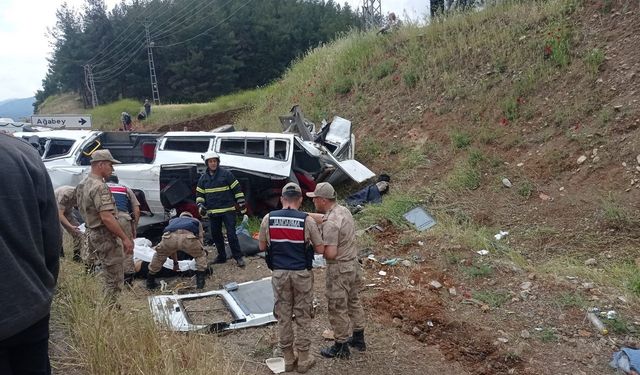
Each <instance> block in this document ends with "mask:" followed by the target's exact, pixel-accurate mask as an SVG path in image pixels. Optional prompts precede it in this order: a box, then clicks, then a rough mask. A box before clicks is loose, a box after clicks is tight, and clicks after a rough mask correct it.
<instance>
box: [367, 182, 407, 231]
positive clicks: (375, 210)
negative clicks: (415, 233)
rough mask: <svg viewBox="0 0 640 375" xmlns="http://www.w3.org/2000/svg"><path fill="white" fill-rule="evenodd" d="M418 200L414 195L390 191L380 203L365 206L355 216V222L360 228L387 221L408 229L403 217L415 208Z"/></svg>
mask: <svg viewBox="0 0 640 375" xmlns="http://www.w3.org/2000/svg"><path fill="white" fill-rule="evenodd" d="M418 200H419V198H418V197H417V196H416V195H413V194H409V193H407V192H398V191H394V190H391V192H390V193H389V194H387V195H385V197H384V199H383V200H382V203H380V204H372V205H368V206H366V207H365V209H364V210H363V211H362V212H360V213H358V215H356V220H357V222H358V224H360V225H359V226H361V227H368V226H369V225H373V224H379V223H383V222H385V221H389V222H390V223H391V224H393V225H394V226H396V227H400V228H408V227H409V222H408V221H406V220H405V219H404V217H403V215H404V214H405V213H406V212H407V211H409V210H410V209H411V208H413V207H415V206H416V205H417V204H418Z"/></svg>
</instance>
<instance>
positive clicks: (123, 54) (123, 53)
mask: <svg viewBox="0 0 640 375" xmlns="http://www.w3.org/2000/svg"><path fill="white" fill-rule="evenodd" d="M143 38H144V34H143V33H140V34H139V35H136V36H135V38H132V39H130V40H129V41H128V42H127V44H126V45H124V46H123V47H122V48H121V49H120V50H119V51H116V52H114V53H113V54H112V55H111V56H109V57H105V58H104V59H102V60H101V61H100V62H98V63H96V64H92V65H93V66H94V67H101V66H104V65H116V64H118V62H115V63H114V62H113V61H120V60H123V59H124V60H126V59H127V57H128V55H129V54H130V49H131V47H132V46H135V45H136V43H140V40H142V39H143ZM134 48H135V47H134ZM118 55H120V56H118ZM106 69H109V68H106Z"/></svg>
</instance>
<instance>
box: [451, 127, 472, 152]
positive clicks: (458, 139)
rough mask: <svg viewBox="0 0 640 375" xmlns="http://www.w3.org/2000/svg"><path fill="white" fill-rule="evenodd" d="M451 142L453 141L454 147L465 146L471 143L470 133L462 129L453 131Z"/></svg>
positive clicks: (462, 147) (460, 147) (461, 147)
mask: <svg viewBox="0 0 640 375" xmlns="http://www.w3.org/2000/svg"><path fill="white" fill-rule="evenodd" d="M451 142H453V145H454V146H455V148H459V149H464V148H467V147H469V145H470V144H471V135H469V134H468V133H465V132H462V131H455V132H453V133H452V134H451Z"/></svg>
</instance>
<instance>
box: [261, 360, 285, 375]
mask: <svg viewBox="0 0 640 375" xmlns="http://www.w3.org/2000/svg"><path fill="white" fill-rule="evenodd" d="M264 363H266V365H267V367H268V368H269V370H271V372H273V373H274V374H280V373H283V372H284V358H282V357H276V358H267V359H266V360H265V361H264Z"/></svg>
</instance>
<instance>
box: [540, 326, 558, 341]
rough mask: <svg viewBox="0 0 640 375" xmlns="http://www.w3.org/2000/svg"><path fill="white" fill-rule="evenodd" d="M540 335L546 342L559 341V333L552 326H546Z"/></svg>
mask: <svg viewBox="0 0 640 375" xmlns="http://www.w3.org/2000/svg"><path fill="white" fill-rule="evenodd" d="M538 337H539V338H540V341H542V342H544V343H551V342H556V341H558V335H556V333H555V331H554V330H552V329H550V328H545V329H543V330H542V331H540V333H539V335H538Z"/></svg>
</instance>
